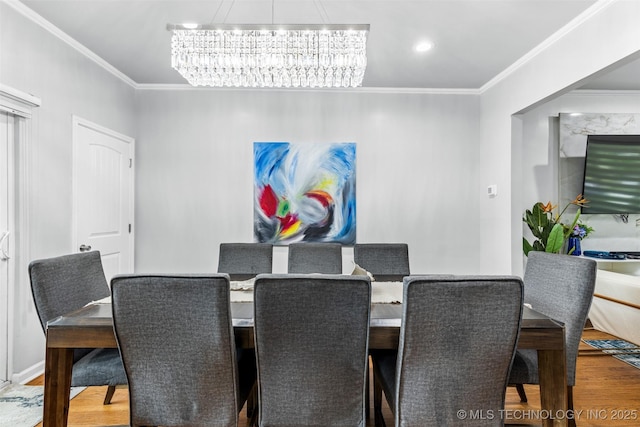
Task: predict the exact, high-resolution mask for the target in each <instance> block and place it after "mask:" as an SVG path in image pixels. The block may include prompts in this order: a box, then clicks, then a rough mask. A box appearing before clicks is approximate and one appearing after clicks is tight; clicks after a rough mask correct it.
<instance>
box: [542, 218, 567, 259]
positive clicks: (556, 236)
mask: <svg viewBox="0 0 640 427" xmlns="http://www.w3.org/2000/svg"><path fill="white" fill-rule="evenodd" d="M563 245H564V227H563V226H562V224H556V225H554V226H553V228H552V229H551V233H549V238H548V239H547V247H546V248H545V251H546V252H550V253H554V254H557V253H558V252H560V250H561V249H562V246H563Z"/></svg>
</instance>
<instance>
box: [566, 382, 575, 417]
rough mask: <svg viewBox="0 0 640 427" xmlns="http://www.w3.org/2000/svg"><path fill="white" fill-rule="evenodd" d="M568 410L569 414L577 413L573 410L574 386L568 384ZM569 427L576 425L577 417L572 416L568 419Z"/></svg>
mask: <svg viewBox="0 0 640 427" xmlns="http://www.w3.org/2000/svg"><path fill="white" fill-rule="evenodd" d="M567 412H568V413H569V414H575V412H574V410H573V386H570V385H568V386H567ZM567 421H568V422H567V425H568V427H576V419H575V417H571V418H570V419H568V420H567Z"/></svg>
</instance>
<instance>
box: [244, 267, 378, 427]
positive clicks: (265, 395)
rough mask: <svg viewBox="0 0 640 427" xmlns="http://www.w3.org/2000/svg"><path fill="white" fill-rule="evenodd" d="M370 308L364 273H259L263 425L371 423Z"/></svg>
mask: <svg viewBox="0 0 640 427" xmlns="http://www.w3.org/2000/svg"><path fill="white" fill-rule="evenodd" d="M370 310H371V284H370V282H369V279H368V278H367V277H364V276H345V275H324V274H272V275H262V274H261V275H259V276H257V277H256V282H255V288H254V337H255V340H254V341H255V348H256V362H257V366H258V402H259V403H258V406H259V408H260V409H259V416H258V421H259V425H260V426H272V427H277V426H297V427H304V426H323V427H332V426H354V427H364V426H365V425H366V417H365V413H364V405H365V402H364V395H365V375H366V372H367V348H368V340H369V317H370Z"/></svg>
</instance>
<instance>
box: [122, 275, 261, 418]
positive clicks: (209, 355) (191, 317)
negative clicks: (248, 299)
mask: <svg viewBox="0 0 640 427" xmlns="http://www.w3.org/2000/svg"><path fill="white" fill-rule="evenodd" d="M111 287H112V298H113V301H112V307H113V325H114V331H115V334H116V339H117V342H118V348H119V349H120V352H121V354H122V360H123V362H124V367H125V371H126V374H127V378H128V380H129V395H130V398H129V405H130V417H131V425H132V426H157V425H162V426H169V425H171V426H178V425H179V426H193V427H195V426H229V427H231V426H233V427H236V426H237V423H238V413H239V412H240V410H241V408H242V407H243V405H244V402H246V400H247V397H248V396H249V394H250V393H251V390H252V389H253V387H255V379H256V370H255V369H256V368H255V356H254V354H253V352H250V351H249V352H242V354H236V346H235V336H234V331H233V325H232V318H231V311H230V292H229V276H228V275H226V274H213V275H208V276H148V275H146V276H145V275H126V276H116V277H114V278H113V279H112V281H111Z"/></svg>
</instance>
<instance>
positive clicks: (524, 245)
mask: <svg viewBox="0 0 640 427" xmlns="http://www.w3.org/2000/svg"><path fill="white" fill-rule="evenodd" d="M522 250H523V251H524V254H525V256H528V255H529V252H531V251H532V250H533V246H531V243H529V241H528V240H527V239H525V238H524V237H523V238H522Z"/></svg>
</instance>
